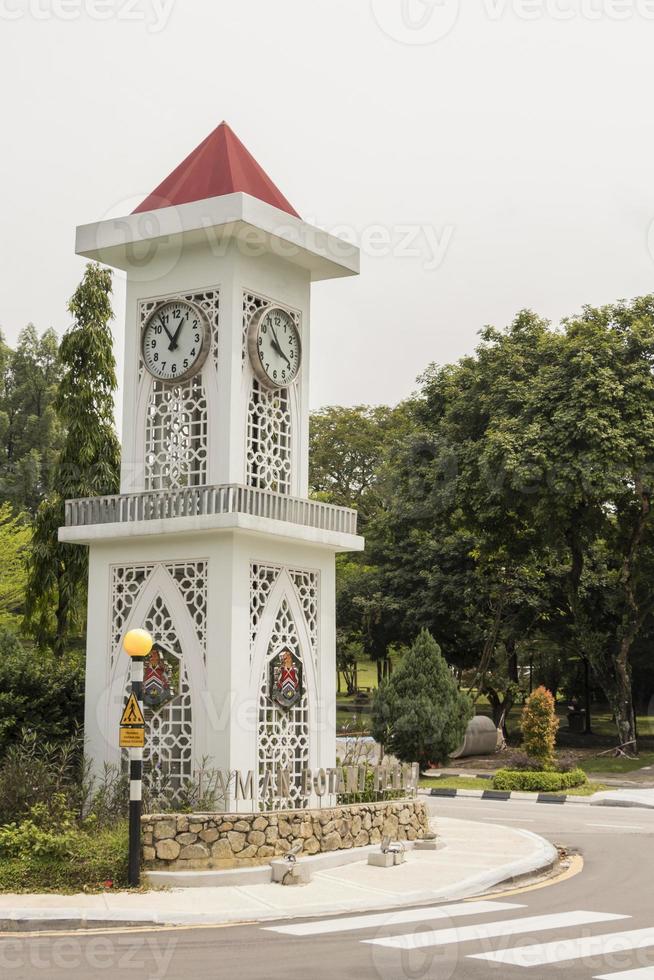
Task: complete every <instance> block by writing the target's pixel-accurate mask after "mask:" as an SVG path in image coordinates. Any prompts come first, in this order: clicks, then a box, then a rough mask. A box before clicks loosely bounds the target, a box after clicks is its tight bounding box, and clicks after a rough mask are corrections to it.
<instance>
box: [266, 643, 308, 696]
mask: <svg viewBox="0 0 654 980" xmlns="http://www.w3.org/2000/svg"><path fill="white" fill-rule="evenodd" d="M270 697H271V699H272V700H273V701H274V702H275V703H276V704H278V705H280V706H281V707H282V708H292V707H293V705H295V704H297V703H298V701H299V700H300V698H301V697H302V662H301V661H300V659H299V658H298V657H296V656H295V654H294V653H292V652H291V650H289V649H288V647H284V649H283V650H280V651H279V653H278V654H276V655H275V656H274V657H273V659H272V660H271V661H270Z"/></svg>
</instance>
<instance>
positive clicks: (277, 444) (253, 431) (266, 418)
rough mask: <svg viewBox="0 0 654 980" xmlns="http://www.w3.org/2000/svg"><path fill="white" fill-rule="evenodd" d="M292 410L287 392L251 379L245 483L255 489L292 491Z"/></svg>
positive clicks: (281, 491) (280, 491) (279, 491)
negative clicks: (269, 387)
mask: <svg viewBox="0 0 654 980" xmlns="http://www.w3.org/2000/svg"><path fill="white" fill-rule="evenodd" d="M291 448H292V446H291V411H290V406H289V398H288V391H287V390H286V389H284V388H279V389H266V388H264V387H263V385H261V384H260V383H259V381H258V380H257V379H256V378H253V379H252V388H251V390H250V400H249V402H248V415H247V450H246V473H245V482H246V483H247V485H248V486H249V487H255V488H256V489H257V490H274V491H275V492H277V493H290V492H291V474H292V464H291Z"/></svg>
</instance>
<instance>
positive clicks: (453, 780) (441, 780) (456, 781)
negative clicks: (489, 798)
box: [419, 776, 606, 796]
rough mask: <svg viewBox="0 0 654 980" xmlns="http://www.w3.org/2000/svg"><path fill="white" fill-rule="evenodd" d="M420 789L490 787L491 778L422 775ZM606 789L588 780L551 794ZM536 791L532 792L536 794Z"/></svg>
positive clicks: (583, 792) (588, 792)
mask: <svg viewBox="0 0 654 980" xmlns="http://www.w3.org/2000/svg"><path fill="white" fill-rule="evenodd" d="M419 785H420V787H421V788H422V789H431V788H432V787H436V788H437V789H492V788H493V780H492V779H478V778H476V777H474V776H441V777H438V776H437V777H436V778H433V779H431V778H427V777H423V778H421V780H420V783H419ZM605 789H606V786H605V785H604V784H603V783H592V782H589V783H587V784H586V785H585V786H577V788H576V789H567V790H562V791H561V794H558V793H552V794H550V795H551V796H559V795H564V794H565V796H592V795H593V793H601V792H602V791H603V790H605ZM536 795H537V793H534V796H536Z"/></svg>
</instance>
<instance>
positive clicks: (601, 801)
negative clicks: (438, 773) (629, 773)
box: [419, 786, 654, 810]
mask: <svg viewBox="0 0 654 980" xmlns="http://www.w3.org/2000/svg"><path fill="white" fill-rule="evenodd" d="M419 792H420V794H421V795H424V796H437V797H438V796H440V797H447V798H450V799H451V798H454V797H455V796H460V797H463V798H464V799H472V800H498V801H500V802H502V803H507V802H509V801H510V800H518V801H519V802H521V803H550V804H552V803H555V804H556V803H558V804H564V803H569V804H572V805H574V806H613V807H633V808H636V809H641V810H652V809H654V804H652V803H647V802H645V801H644V800H643V801H640V800H633V799H632V800H629V799H606V797H605V796H604V794H595V795H594V796H567V795H566V794H565V793H521V792H508V791H506V792H504V791H501V790H492V789H453V788H449V787H448V788H443V789H438V787H436V786H432V788H431V789H429V790H427V789H425V790H420V791H419Z"/></svg>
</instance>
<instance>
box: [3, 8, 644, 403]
mask: <svg viewBox="0 0 654 980" xmlns="http://www.w3.org/2000/svg"><path fill="white" fill-rule="evenodd" d="M653 50H654V0H466V2H465V5H464V4H463V2H461V3H459V2H457V0H216V2H211V0H0V54H1V55H2V56H1V57H0V84H1V86H2V93H3V96H2V143H1V147H2V152H1V153H0V176H1V185H0V186H1V187H2V215H1V220H2V234H1V236H0V263H1V265H0V268H1V270H2V271H1V275H0V324H1V325H2V328H3V330H4V332H5V335H6V336H7V338H8V339H9V340H10V341H13V340H15V338H16V336H17V334H18V331H19V330H20V329H21V327H23V326H24V325H25V324H26V323H27V322H28V321H33V322H34V323H35V324H36V325H37V327H38V328H39V329H44V328H46V327H48V326H54V327H55V328H56V329H57V330H58V331H60V332H61V331H62V330H63V329H65V327H66V326H67V325H68V315H67V313H66V302H67V299H68V297H69V296H70V294H71V293H72V291H73V289H74V288H75V285H76V283H77V281H78V280H79V278H80V276H81V273H82V271H83V260H80V259H78V258H77V257H76V256H75V255H74V253H73V249H74V230H75V226H76V225H77V224H80V223H85V222H89V221H95V220H98V219H100V218H103V217H106V216H109V215H112V216H113V215H116V214H118V213H119V212H123V213H125V212H128V211H130V210H131V209H132V208H133V206H134V205H135V203H136V202H137V201H138V200H140V198H142V197H144V196H145V195H146V194H147V193H148V192H149V191H151V190H152V189H153V188H154V187H155V186H156V185H157V184H158V183H159V182H160V180H161V179H162V178H163V177H164V176H166V174H168V173H169V172H170V171H171V170H172V169H173V168H174V167H175V166H176V165H177V164H178V163H179V162H180V161H181V160H182V159H183V158H184V157H185V156H186V155H187V154H188V153H189V152H190V150H192V149H193V147H194V146H195V145H196V144H197V143H199V142H200V141H201V140H202V139H203V138H204V137H205V136H206V135H207V134H208V133H209V132H210V130H211V129H213V128H214V127H215V126H216V125H217V124H218V123H219V122H220V121H221V120H222V119H226V120H227V121H228V122H229V123H230V125H231V126H232V128H233V129H234V130H235V131H236V133H237V134H238V135H239V136H240V138H241V139H242V140H243V142H244V143H245V144H246V146H247V147H248V148H249V149H250V150H251V152H252V153H253V154H254V155H255V157H256V158H257V159H258V160H259V162H260V163H261V164H262V166H263V167H264V169H266V170H267V171H268V173H269V174H270V175H271V177H272V178H273V180H275V181H276V183H277V184H278V185H279V187H280V189H281V190H282V192H283V193H284V194H285V195H286V196H287V197H288V198H289V200H290V201H291V203H292V204H293V205H294V206H295V207H296V208H297V210H298V211H299V212H300V213H301V214H302V216H303V217H304V218H305V219H307V220H309V221H312V222H314V223H316V224H319V225H322V226H324V227H325V228H328V229H329V230H332V231H336V232H338V230H339V229H341V230H348V233H350V234H355V235H356V237H357V239H358V240H359V241H360V242H361V244H362V247H363V255H362V274H361V276H360V277H359V278H358V279H351V280H342V281H333V282H328V283H321V284H318V285H317V286H315V287H314V296H313V319H312V333H313V350H312V362H313V363H312V389H313V391H312V403H313V405H314V407H317V406H320V405H323V404H329V403H344V404H355V403H358V402H395V401H398V400H399V399H401V398H403V397H404V396H406V395H407V394H409V393H410V392H411V391H412V390H413V389H414V387H415V378H416V375H417V374H419V373H420V372H421V371H422V370H423V369H424V367H425V366H426V365H427V364H428V363H429V362H431V361H437V362H440V363H444V362H447V361H451V360H453V359H456V358H458V357H460V356H461V355H463V354H465V353H467V352H470V351H472V350H473V349H474V347H475V344H476V343H477V331H478V330H479V329H480V327H481V326H483V325H484V324H485V323H494V324H497V325H502V324H505V323H507V322H508V321H509V320H510V319H511V318H512V316H513V315H514V314H515V313H516V311H518V310H519V309H521V308H522V307H525V306H529V307H532V308H533V309H535V310H536V311H538V312H539V313H541V314H543V315H545V316H547V317H549V318H551V319H552V320H555V321H558V320H559V319H560V318H561V317H562V316H565V315H567V314H571V313H574V312H575V311H576V310H578V309H579V308H580V307H581V305H582V304H584V303H604V302H609V301H612V300H614V299H616V298H619V297H631V296H634V295H637V294H641V293H645V292H649V291H652V290H654V258H653V254H652V253H654V232H651V231H650V224H651V222H652V220H653V219H654V131H653V127H654V119H653V116H654V113H653V108H652V101H653V92H654V85H653V74H652V51H653ZM123 296H124V292H123V288H122V283H121V282H120V281H117V283H116V297H115V305H116V312H117V318H116V340H117V353H118V355H119V357H120V358H121V360H122V350H121V343H122V314H123V310H122V304H123Z"/></svg>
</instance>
